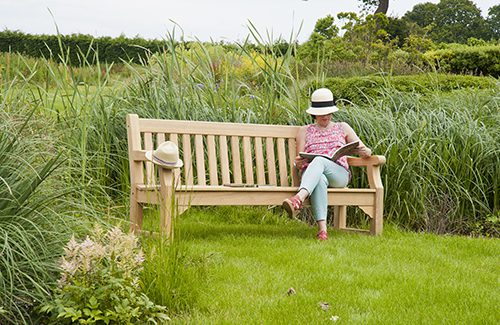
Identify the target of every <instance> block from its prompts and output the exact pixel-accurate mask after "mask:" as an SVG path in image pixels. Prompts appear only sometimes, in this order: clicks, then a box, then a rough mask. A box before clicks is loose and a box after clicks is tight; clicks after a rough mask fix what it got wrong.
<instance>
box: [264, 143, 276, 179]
mask: <svg viewBox="0 0 500 325" xmlns="http://www.w3.org/2000/svg"><path fill="white" fill-rule="evenodd" d="M266 157H267V177H268V183H269V184H272V185H278V181H277V179H276V159H275V158H274V143H273V138H266Z"/></svg>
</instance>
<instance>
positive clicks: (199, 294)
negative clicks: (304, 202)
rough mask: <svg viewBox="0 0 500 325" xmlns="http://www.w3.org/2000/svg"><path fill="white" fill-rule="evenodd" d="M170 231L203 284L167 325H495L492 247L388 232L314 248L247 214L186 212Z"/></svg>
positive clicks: (289, 225) (343, 237)
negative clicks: (176, 324)
mask: <svg viewBox="0 0 500 325" xmlns="http://www.w3.org/2000/svg"><path fill="white" fill-rule="evenodd" d="M146 217H147V218H151V216H146ZM176 226H177V231H178V234H177V240H179V242H180V243H178V244H177V245H173V246H175V247H177V248H179V247H182V248H181V250H183V251H184V252H185V253H186V255H187V256H190V258H189V259H185V261H189V260H193V259H196V260H200V259H203V260H204V261H205V262H204V263H203V266H200V264H199V263H198V264H196V263H189V262H185V265H184V267H183V268H184V269H187V268H190V267H191V268H203V272H202V273H203V274H204V275H203V276H198V277H197V279H196V281H195V282H192V283H191V284H188V285H186V286H184V287H183V288H182V290H193V291H194V293H191V296H190V298H191V302H190V305H189V308H186V310H185V311H184V312H182V313H179V314H178V315H177V316H174V323H265V324H270V323H282V324H299V323H300V324H311V323H326V322H330V323H332V322H333V320H332V316H338V317H339V319H338V321H337V323H345V324H352V323H360V324H366V323H383V324H410V323H413V324H415V323H416V324H428V323H436V324H443V323H444V324H498V323H500V309H499V308H498V306H500V286H499V279H500V259H499V257H498V256H499V252H500V241H499V240H498V239H478V238H467V237H456V236H437V235H432V234H417V233H409V232H403V231H400V230H397V229H396V228H395V227H391V226H386V228H385V230H384V234H383V235H382V236H379V237H369V236H365V235H357V234H347V233H338V232H333V231H330V236H331V239H330V240H329V241H327V242H318V241H316V240H315V239H314V235H315V233H316V229H315V228H313V227H310V226H307V225H305V224H304V223H301V222H298V221H293V220H287V219H286V218H285V217H284V216H283V215H278V214H276V213H274V214H273V213H272V212H271V211H267V210H265V209H248V208H244V209H237V208H218V209H192V210H191V211H189V212H188V213H187V214H186V215H185V216H183V217H182V218H180V220H178V222H177V225H176ZM151 263H152V264H150V265H151V266H150V268H151V267H156V270H158V271H157V272H159V273H158V274H161V272H162V271H161V269H160V268H158V266H161V262H160V261H158V260H157V261H155V262H151ZM155 263H156V264H155ZM153 264H155V265H156V266H153ZM163 266H164V268H162V269H165V268H166V267H167V266H165V265H163ZM179 269H182V268H179ZM185 274H188V273H185ZM191 274H194V273H191ZM198 274H200V273H198ZM159 282H161V281H159ZM190 286H191V287H190ZM161 287H162V286H161V285H159V284H158V283H157V284H156V285H155V288H156V290H161ZM290 288H293V289H294V290H295V294H291V295H289V294H287V291H288V290H289V289H290ZM178 289H179V288H178ZM153 291H154V290H153ZM174 291H175V290H174ZM189 294H190V293H187V296H189ZM322 303H323V304H328V307H327V308H326V310H324V308H322V307H321V306H320V304H322Z"/></svg>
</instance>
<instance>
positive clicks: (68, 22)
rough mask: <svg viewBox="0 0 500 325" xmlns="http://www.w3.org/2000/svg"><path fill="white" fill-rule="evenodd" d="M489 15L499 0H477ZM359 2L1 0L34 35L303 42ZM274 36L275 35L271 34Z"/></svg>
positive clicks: (403, 4)
mask: <svg viewBox="0 0 500 325" xmlns="http://www.w3.org/2000/svg"><path fill="white" fill-rule="evenodd" d="M423 2H434V3H437V2H439V1H435V0H431V1H418V0H417V1H414V0H413V1H412V0H407V1H405V0H391V1H390V2H389V12H388V13H389V15H391V16H396V17H401V16H402V15H404V13H405V12H407V11H409V10H411V9H412V8H413V6H414V5H415V4H417V3H423ZM473 2H474V3H476V5H477V6H478V7H479V8H480V9H481V11H482V14H483V17H486V16H487V13H488V9H489V8H490V7H492V6H494V5H497V4H498V0H473ZM359 3H360V2H359V1H357V0H350V1H335V0H307V1H304V0H248V1H241V0H163V1H160V0H120V1H118V0H115V1H108V0H0V29H2V30H4V29H9V30H19V31H22V32H25V33H30V34H56V33H57V30H56V25H57V28H58V29H59V32H60V33H61V34H73V33H81V34H90V35H93V36H111V37H116V36H119V35H125V36H127V37H134V36H140V37H143V38H147V39H164V38H165V37H166V35H167V34H169V33H170V34H172V33H173V34H174V35H175V37H176V39H179V36H180V35H183V37H184V39H185V40H196V39H198V40H201V41H210V40H213V41H225V42H239V41H242V40H244V39H245V37H246V36H247V35H249V25H250V22H251V24H252V25H254V26H255V28H256V30H257V31H258V32H259V33H260V34H261V35H262V36H263V37H264V39H266V40H269V39H272V40H276V39H278V38H280V37H281V38H283V39H285V40H287V41H290V40H295V39H296V40H298V41H299V42H303V41H305V40H307V38H308V37H309V35H310V34H311V32H312V30H313V28H314V24H315V23H316V21H317V20H318V19H319V18H323V17H325V16H326V15H328V14H331V15H332V16H334V17H335V16H336V14H337V13H339V12H343V11H353V12H358V13H359V12H360V8H359ZM268 35H269V36H268Z"/></svg>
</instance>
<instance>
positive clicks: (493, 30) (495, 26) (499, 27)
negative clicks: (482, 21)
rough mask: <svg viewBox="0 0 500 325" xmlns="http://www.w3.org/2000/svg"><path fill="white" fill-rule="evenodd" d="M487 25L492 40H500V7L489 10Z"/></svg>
mask: <svg viewBox="0 0 500 325" xmlns="http://www.w3.org/2000/svg"><path fill="white" fill-rule="evenodd" d="M486 24H487V25H488V29H489V31H490V38H491V39H496V40H498V39H500V5H496V6H493V7H491V8H490V9H489V10H488V18H487V19H486Z"/></svg>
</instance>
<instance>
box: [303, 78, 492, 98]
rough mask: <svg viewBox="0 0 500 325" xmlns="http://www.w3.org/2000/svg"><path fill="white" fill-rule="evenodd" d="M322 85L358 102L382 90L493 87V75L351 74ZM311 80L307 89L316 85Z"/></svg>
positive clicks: (426, 91) (425, 91)
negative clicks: (490, 76)
mask: <svg viewBox="0 0 500 325" xmlns="http://www.w3.org/2000/svg"><path fill="white" fill-rule="evenodd" d="M324 86H325V87H327V88H329V89H331V90H332V92H333V94H334V96H335V98H337V99H340V100H347V101H349V102H352V103H356V104H361V103H366V102H369V101H371V100H377V98H381V97H383V96H384V93H385V90H386V89H388V90H396V91H399V92H405V93H413V94H422V95H425V94H427V95H429V94H431V93H433V92H435V91H442V92H449V91H452V90H457V89H462V88H473V89H493V88H495V87H496V86H497V81H496V80H495V79H493V78H487V77H475V76H460V75H446V74H420V75H408V76H385V77H384V76H377V75H372V76H364V77H352V78H339V77H334V78H327V79H326V80H325V82H324ZM316 87H317V85H315V84H313V85H311V86H310V89H313V88H316Z"/></svg>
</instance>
